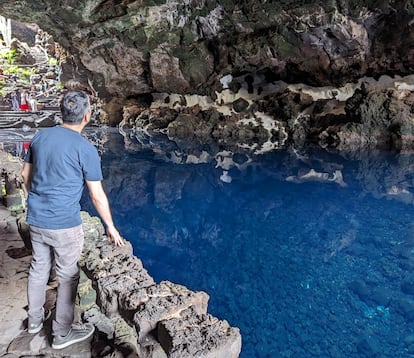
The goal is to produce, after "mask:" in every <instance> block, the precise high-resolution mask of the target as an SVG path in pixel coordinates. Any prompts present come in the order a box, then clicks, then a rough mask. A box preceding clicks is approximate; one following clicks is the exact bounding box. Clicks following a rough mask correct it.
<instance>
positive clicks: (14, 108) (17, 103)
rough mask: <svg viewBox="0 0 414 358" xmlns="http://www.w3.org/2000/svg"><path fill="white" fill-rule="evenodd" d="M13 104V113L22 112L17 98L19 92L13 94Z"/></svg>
mask: <svg viewBox="0 0 414 358" xmlns="http://www.w3.org/2000/svg"><path fill="white" fill-rule="evenodd" d="M10 97H11V102H12V110H13V111H19V110H20V104H19V99H18V98H17V92H16V91H13V92H12V93H11V96H10Z"/></svg>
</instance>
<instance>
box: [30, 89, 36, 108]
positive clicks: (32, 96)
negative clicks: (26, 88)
mask: <svg viewBox="0 0 414 358" xmlns="http://www.w3.org/2000/svg"><path fill="white" fill-rule="evenodd" d="M29 105H30V110H31V111H32V112H36V111H37V91H36V86H32V87H31V89H30V93H29Z"/></svg>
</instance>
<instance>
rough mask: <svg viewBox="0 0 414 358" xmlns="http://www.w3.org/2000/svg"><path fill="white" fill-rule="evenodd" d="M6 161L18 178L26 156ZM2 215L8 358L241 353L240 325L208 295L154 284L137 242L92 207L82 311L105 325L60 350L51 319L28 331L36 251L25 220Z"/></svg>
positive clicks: (2, 352) (0, 352) (80, 315)
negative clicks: (113, 235)
mask: <svg viewBox="0 0 414 358" xmlns="http://www.w3.org/2000/svg"><path fill="white" fill-rule="evenodd" d="M0 163H1V167H2V168H5V169H6V170H7V172H8V173H9V174H10V176H12V175H18V173H19V171H20V168H21V161H20V160H19V159H17V158H14V157H12V156H10V155H9V154H7V153H5V152H0ZM0 213H1V214H2V216H1V218H0V219H2V220H1V224H2V225H1V229H2V231H1V232H0V235H1V237H2V240H1V243H2V245H1V249H2V250H1V254H2V256H1V257H2V261H1V264H2V271H1V272H2V273H3V274H2V275H0V278H1V281H0V287H2V290H1V292H3V293H2V296H3V297H2V298H3V299H2V300H1V301H2V305H3V306H4V307H3V308H2V310H1V312H3V315H2V320H1V322H2V324H1V325H0V333H1V334H0V336H1V337H2V339H1V341H0V357H16V358H17V357H30V356H39V355H44V356H50V357H52V356H53V357H68V356H70V357H82V358H83V357H137V358H163V357H165V358H169V357H172V358H178V357H179V358H186V357H188V358H190V357H194V358H195V357H197V358H213V357H214V358H220V357H222V358H233V357H234V358H236V357H238V356H239V354H240V351H241V335H240V332H239V329H238V328H235V327H230V325H229V324H228V323H227V322H226V321H224V320H219V319H218V318H216V317H213V316H212V315H210V314H208V312H207V308H208V307H207V306H208V305H207V303H208V299H209V296H208V295H207V294H206V293H204V292H193V291H191V290H189V289H187V288H186V287H184V286H181V285H178V284H175V283H171V282H168V281H163V282H160V283H156V282H154V280H153V278H152V277H151V276H150V275H149V274H148V272H147V271H146V270H145V268H144V267H143V266H142V262H141V260H139V259H138V258H137V257H135V256H134V255H133V252H132V246H131V245H130V244H129V243H128V244H127V245H126V246H125V247H123V248H118V247H114V246H113V245H112V244H111V243H109V242H108V241H107V240H106V237H105V235H104V229H103V226H102V223H101V222H100V220H99V218H97V217H91V216H90V215H89V214H88V213H86V212H82V220H83V226H84V231H85V246H84V250H83V254H82V258H81V261H80V265H81V268H82V275H81V280H80V283H79V288H78V297H77V311H76V313H77V314H76V316H77V319H78V320H81V319H83V320H84V321H88V322H92V323H93V324H94V325H95V326H96V328H97V329H96V333H95V335H94V336H93V339H92V341H90V342H85V343H83V344H80V345H75V346H72V347H68V348H66V349H63V350H61V351H56V350H53V349H52V348H51V347H50V342H49V340H48V336H50V322H46V323H45V332H41V333H39V334H37V335H29V334H28V333H27V332H25V324H26V323H25V321H26V304H27V301H26V294H25V290H26V282H27V273H28V269H29V265H30V257H31V255H30V250H28V249H27V248H26V247H25V246H24V245H23V241H22V238H21V237H20V235H21V236H22V237H25V232H26V229H27V228H26V227H25V225H24V217H23V219H22V218H20V220H16V217H15V216H12V215H11V213H10V211H9V210H7V209H6V207H5V206H1V208H0ZM17 224H18V227H17ZM19 231H20V234H19ZM12 271H13V272H12ZM9 272H10V274H8V273H9ZM49 285H50V286H49V289H48V291H47V302H46V306H48V308H50V309H53V306H54V298H55V294H56V282H50V283H49ZM22 293H24V294H22ZM16 298H18V299H16ZM45 333H47V334H45Z"/></svg>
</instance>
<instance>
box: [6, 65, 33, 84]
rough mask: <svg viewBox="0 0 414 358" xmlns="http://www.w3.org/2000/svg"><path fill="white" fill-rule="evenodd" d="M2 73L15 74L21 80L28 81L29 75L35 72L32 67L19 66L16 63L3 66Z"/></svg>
mask: <svg viewBox="0 0 414 358" xmlns="http://www.w3.org/2000/svg"><path fill="white" fill-rule="evenodd" d="M3 73H4V74H5V75H13V74H15V75H17V77H18V78H19V79H20V80H21V81H23V82H26V83H29V82H30V75H31V74H32V73H36V70H35V69H33V68H24V67H19V66H16V65H9V66H4V69H3Z"/></svg>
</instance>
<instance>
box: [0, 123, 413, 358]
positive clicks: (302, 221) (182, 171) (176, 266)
mask: <svg viewBox="0 0 414 358" xmlns="http://www.w3.org/2000/svg"><path fill="white" fill-rule="evenodd" d="M87 135H88V136H89V137H90V138H91V139H92V140H97V143H99V144H100V150H101V152H102V165H103V170H104V177H105V180H104V186H105V189H106V191H107V193H108V195H109V199H110V201H111V205H112V208H113V214H114V218H115V221H116V223H117V226H119V228H120V230H121V232H122V234H123V235H124V236H125V237H126V238H127V239H128V240H130V241H131V242H132V243H133V245H134V250H135V253H136V255H137V256H139V257H140V258H142V260H143V262H144V265H145V266H146V267H147V268H148V270H149V272H150V273H151V274H152V275H153V276H154V278H155V279H156V280H157V281H160V280H163V279H168V280H170V281H173V282H177V283H180V284H184V285H186V286H188V287H189V288H191V289H193V290H204V291H206V292H208V294H209V295H210V297H211V298H210V303H209V312H210V313H212V314H213V315H216V316H218V317H219V318H221V319H227V320H228V321H229V322H230V324H231V325H234V326H238V327H240V328H241V331H242V336H243V351H242V357H243V358H254V357H349V356H358V357H373V356H381V355H383V356H387V357H407V356H410V355H412V354H414V331H413V330H412V328H411V326H412V323H413V321H414V274H413V273H412V272H414V225H413V206H412V203H413V194H412V193H413V170H412V169H413V163H414V154H413V153H409V152H407V153H392V152H386V153H381V152H376V153H364V152H359V153H357V152H353V153H336V152H329V151H326V150H321V149H318V148H306V150H298V149H295V148H288V149H286V150H283V151H277V152H271V153H266V154H263V155H260V156H257V155H252V154H251V153H249V152H247V151H244V150H243V149H242V148H221V147H220V146H219V145H215V144H209V145H206V144H204V145H202V146H197V145H195V144H194V143H190V144H189V143H177V142H171V141H168V140H166V138H165V137H164V136H162V135H160V136H159V137H151V138H150V137H146V136H143V137H140V138H137V137H136V136H135V134H133V133H132V134H128V135H126V136H125V135H124V136H121V135H119V134H116V133H112V132H111V131H110V130H108V131H106V132H105V133H104V134H103V133H102V132H100V133H94V132H92V131H89V132H88V133H87ZM4 145H5V146H6V143H4ZM229 178H230V179H231V180H230V179H229ZM83 207H84V208H86V209H88V210H90V211H93V210H92V208H91V205H90V203H89V200H88V199H87V198H86V197H85V199H84V201H83Z"/></svg>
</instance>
